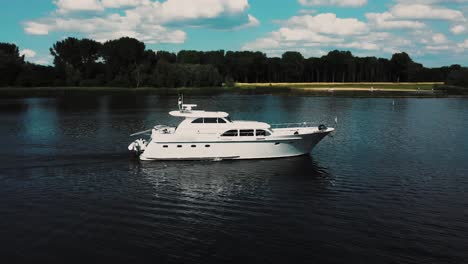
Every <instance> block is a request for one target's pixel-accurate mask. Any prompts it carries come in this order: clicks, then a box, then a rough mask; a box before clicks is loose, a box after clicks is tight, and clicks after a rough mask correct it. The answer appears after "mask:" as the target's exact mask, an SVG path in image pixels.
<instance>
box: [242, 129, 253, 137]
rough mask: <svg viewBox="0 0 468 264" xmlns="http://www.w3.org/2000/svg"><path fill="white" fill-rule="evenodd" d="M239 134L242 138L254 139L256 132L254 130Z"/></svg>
mask: <svg viewBox="0 0 468 264" xmlns="http://www.w3.org/2000/svg"><path fill="white" fill-rule="evenodd" d="M239 134H240V136H241V137H252V136H253V135H254V130H253V129H245V130H241V131H240V133H239Z"/></svg>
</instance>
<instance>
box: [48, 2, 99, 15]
mask: <svg viewBox="0 0 468 264" xmlns="http://www.w3.org/2000/svg"><path fill="white" fill-rule="evenodd" d="M54 3H55V5H57V7H58V9H57V12H58V13H69V12H73V11H102V10H104V8H103V6H102V4H101V2H100V1H98V0H57V1H55V2H54Z"/></svg>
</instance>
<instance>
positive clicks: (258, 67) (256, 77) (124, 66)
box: [0, 37, 468, 87]
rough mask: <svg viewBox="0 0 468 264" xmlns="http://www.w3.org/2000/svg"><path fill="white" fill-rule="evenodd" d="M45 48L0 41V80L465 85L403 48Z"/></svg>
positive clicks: (449, 70)
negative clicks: (37, 59)
mask: <svg viewBox="0 0 468 264" xmlns="http://www.w3.org/2000/svg"><path fill="white" fill-rule="evenodd" d="M50 52H51V54H52V55H53V57H54V66H42V65H37V64H33V63H29V62H25V60H24V56H20V54H19V49H18V47H17V46H16V45H15V44H9V43H0V86H23V87H33V86H85V87H86V86H95V87H104V86H114V87H141V86H147V87H208V86H220V85H221V84H222V83H226V84H227V85H231V84H233V83H234V82H442V81H445V82H446V83H447V84H450V85H456V86H465V87H468V68H463V67H461V66H460V65H452V66H449V67H440V68H426V67H424V66H423V65H422V64H419V63H416V62H413V60H412V59H411V58H410V56H409V55H408V54H406V53H404V52H402V53H396V54H394V55H393V56H392V58H391V59H390V60H388V59H384V58H376V57H355V56H353V54H352V53H351V52H349V51H338V50H334V51H331V52H329V53H328V54H327V55H325V56H322V57H320V58H314V57H311V58H304V57H303V56H302V54H301V53H299V52H293V51H288V52H285V53H284V54H283V55H282V57H281V58H276V57H274V58H269V57H267V56H266V54H264V53H262V52H252V51H227V52H225V51H224V50H218V51H193V50H182V51H180V52H178V53H177V54H175V53H171V52H167V51H157V52H155V51H153V50H147V49H146V47H145V44H144V43H143V42H140V41H138V40H136V39H132V38H128V37H124V38H120V39H116V40H110V41H107V42H105V43H100V42H97V41H94V40H91V39H76V38H67V39H64V40H62V41H58V42H56V43H55V44H54V45H53V47H52V48H50Z"/></svg>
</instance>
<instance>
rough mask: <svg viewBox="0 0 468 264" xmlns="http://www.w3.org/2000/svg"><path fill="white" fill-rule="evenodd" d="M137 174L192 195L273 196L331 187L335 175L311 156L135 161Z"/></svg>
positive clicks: (158, 186)
mask: <svg viewBox="0 0 468 264" xmlns="http://www.w3.org/2000/svg"><path fill="white" fill-rule="evenodd" d="M130 166H131V167H132V169H133V171H134V174H135V176H138V177H139V178H143V179H144V180H146V181H148V184H150V185H152V186H153V188H154V190H155V191H156V193H158V192H167V190H168V189H169V191H172V192H177V193H183V194H185V195H187V196H190V197H198V196H203V197H205V198H206V196H210V195H220V196H236V194H237V195H240V194H242V196H243V198H240V199H244V198H245V196H249V195H250V196H253V198H254V197H259V196H270V195H273V196H274V195H275V194H274V193H284V195H285V196H287V195H290V194H288V192H300V191H301V190H303V191H307V192H310V191H311V190H317V189H322V190H323V189H328V187H329V186H330V185H332V183H333V176H332V175H330V174H329V172H328V170H327V169H326V168H323V167H320V166H319V165H318V164H317V162H316V161H314V160H313V158H312V157H311V156H301V157H293V158H285V159H269V160H244V161H223V162H216V161H204V162H200V161H193V162H188V161H185V162H178V161H165V162H153V163H140V162H137V161H135V162H132V164H131V165H130Z"/></svg>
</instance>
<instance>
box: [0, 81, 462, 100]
mask: <svg viewBox="0 0 468 264" xmlns="http://www.w3.org/2000/svg"><path fill="white" fill-rule="evenodd" d="M180 93H184V94H203V95H211V94H223V93H238V94H275V95H276V94H277V95H301V96H337V97H428V98H439V97H453V96H455V97H468V89H463V88H460V87H450V86H445V85H443V83H398V84H397V83H248V84H247V83H237V84H236V85H235V86H233V87H225V86H223V87H182V88H152V87H141V88H123V87H3V88H0V97H3V98H12V97H13V98H14V97H23V98H24V97H54V96H68V95H90V96H92V95H97V96H102V95H127V94H132V95H177V94H180Z"/></svg>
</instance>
